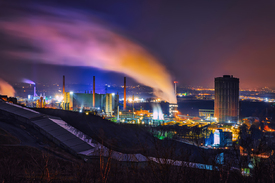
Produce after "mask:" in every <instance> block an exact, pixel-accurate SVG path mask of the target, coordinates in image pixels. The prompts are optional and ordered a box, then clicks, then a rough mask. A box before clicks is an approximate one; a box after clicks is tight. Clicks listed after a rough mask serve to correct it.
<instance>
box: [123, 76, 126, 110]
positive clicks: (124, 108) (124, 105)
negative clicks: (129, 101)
mask: <svg viewBox="0 0 275 183" xmlns="http://www.w3.org/2000/svg"><path fill="white" fill-rule="evenodd" d="M123 110H126V77H124V103H123Z"/></svg>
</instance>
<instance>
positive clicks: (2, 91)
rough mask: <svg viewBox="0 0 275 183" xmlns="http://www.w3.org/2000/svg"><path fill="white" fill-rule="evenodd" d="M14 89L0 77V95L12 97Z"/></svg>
mask: <svg viewBox="0 0 275 183" xmlns="http://www.w3.org/2000/svg"><path fill="white" fill-rule="evenodd" d="M14 94H15V90H14V89H13V87H12V86H11V85H10V84H9V83H7V82H6V81H4V80H2V79H1V78H0V95H7V96H9V97H14Z"/></svg>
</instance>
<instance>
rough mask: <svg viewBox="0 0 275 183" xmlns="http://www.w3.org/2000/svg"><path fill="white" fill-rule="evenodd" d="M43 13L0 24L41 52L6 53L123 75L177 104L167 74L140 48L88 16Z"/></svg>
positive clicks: (72, 13)
mask: <svg viewBox="0 0 275 183" xmlns="http://www.w3.org/2000/svg"><path fill="white" fill-rule="evenodd" d="M43 11H48V13H49V14H50V15H48V14H46V13H45V14H41V15H36V16H31V15H24V16H20V18H18V19H13V20H9V21H0V30H3V31H4V32H6V33H7V34H9V35H11V36H13V37H16V38H20V39H22V40H23V41H28V42H29V43H32V44H33V45H35V46H36V47H38V48H40V49H41V50H42V51H41V52H33V51H25V50H24V51H10V52H6V54H8V55H9V56H13V57H15V58H25V59H29V60H34V61H38V62H43V63H47V64H56V65H68V66H88V67H96V68H99V69H104V70H109V71H115V72H120V73H124V74H126V75H128V76H130V77H132V78H134V79H135V80H136V81H137V82H139V83H142V84H144V85H147V86H150V87H152V88H153V89H154V91H155V94H156V95H157V96H158V97H161V98H162V99H164V100H166V101H169V102H173V103H176V96H175V93H174V89H173V85H172V82H171V81H172V79H171V77H170V75H169V73H168V72H167V70H166V68H165V67H164V66H163V65H162V64H160V63H159V61H158V60H157V59H156V58H155V57H154V56H152V55H151V54H150V53H148V52H147V51H146V50H145V49H144V48H143V47H142V46H140V45H138V44H137V43H134V42H133V41H130V40H129V39H127V38H126V37H123V36H122V35H119V34H117V33H115V32H114V31H112V30H111V29H110V28H108V27H106V26H104V25H103V24H102V23H98V21H96V20H95V19H93V18H92V17H91V16H90V15H85V14H84V13H77V12H76V11H64V10H59V9H50V8H47V9H46V10H45V9H43ZM60 12H61V13H60Z"/></svg>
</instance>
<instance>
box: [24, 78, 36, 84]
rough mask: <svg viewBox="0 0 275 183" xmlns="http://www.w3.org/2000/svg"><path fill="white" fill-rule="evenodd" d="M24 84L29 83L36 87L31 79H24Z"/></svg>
mask: <svg viewBox="0 0 275 183" xmlns="http://www.w3.org/2000/svg"><path fill="white" fill-rule="evenodd" d="M22 82H23V83H27V84H32V85H34V84H35V83H34V82H33V81H32V80H29V79H25V78H24V79H22Z"/></svg>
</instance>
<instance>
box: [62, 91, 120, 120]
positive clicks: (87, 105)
mask: <svg viewBox="0 0 275 183" xmlns="http://www.w3.org/2000/svg"><path fill="white" fill-rule="evenodd" d="M93 98H95V101H94V100H93ZM118 99H119V96H118V94H114V93H107V94H97V93H95V95H93V94H92V93H73V92H65V93H64V104H63V106H64V107H63V108H64V109H65V110H74V111H82V110H87V111H92V110H97V111H101V112H102V110H103V112H105V114H106V115H109V116H110V115H113V113H114V111H115V110H116V108H117V106H118V102H119V100H118ZM93 105H95V107H93Z"/></svg>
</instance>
